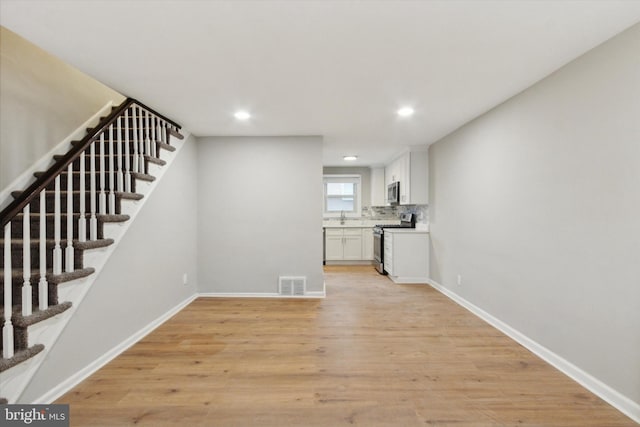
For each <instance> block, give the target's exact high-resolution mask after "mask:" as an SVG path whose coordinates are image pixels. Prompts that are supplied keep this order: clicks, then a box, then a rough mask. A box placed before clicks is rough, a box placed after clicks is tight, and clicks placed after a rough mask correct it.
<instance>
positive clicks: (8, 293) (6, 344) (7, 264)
mask: <svg viewBox="0 0 640 427" xmlns="http://www.w3.org/2000/svg"><path fill="white" fill-rule="evenodd" d="M11 272H12V269H11V221H9V222H8V223H7V224H6V225H5V226H4V310H3V315H4V326H3V327H2V357H3V358H5V359H9V358H11V357H13V323H12V322H11V315H12V314H13V313H12V312H11V311H12V308H13V301H12V296H13V295H12V288H13V283H12V280H11Z"/></svg>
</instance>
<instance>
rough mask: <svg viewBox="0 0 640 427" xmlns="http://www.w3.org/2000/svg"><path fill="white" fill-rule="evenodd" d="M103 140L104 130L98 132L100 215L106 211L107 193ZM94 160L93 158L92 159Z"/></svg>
mask: <svg viewBox="0 0 640 427" xmlns="http://www.w3.org/2000/svg"><path fill="white" fill-rule="evenodd" d="M105 145H106V144H105V142H104V132H102V133H101V134H100V154H99V157H100V199H99V203H98V209H100V214H101V215H106V213H107V194H106V183H105V181H106V179H105V176H104V174H105V168H104V158H105V156H106V150H105ZM94 161H95V159H94Z"/></svg>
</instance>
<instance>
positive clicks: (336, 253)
mask: <svg viewBox="0 0 640 427" xmlns="http://www.w3.org/2000/svg"><path fill="white" fill-rule="evenodd" d="M323 175H324V204H323V206H324V212H323V254H324V256H323V264H325V265H371V267H372V268H375V269H376V270H377V271H378V273H380V274H383V275H387V276H388V277H389V279H391V280H392V281H393V282H395V283H426V282H427V281H428V280H429V246H430V244H429V215H428V199H429V185H428V175H429V174H428V152H427V149H426V147H424V149H421V150H410V151H406V152H404V153H403V154H402V155H400V156H398V157H396V158H394V159H393V160H392V161H390V162H389V163H387V164H386V165H382V166H373V167H348V166H345V167H324V168H323Z"/></svg>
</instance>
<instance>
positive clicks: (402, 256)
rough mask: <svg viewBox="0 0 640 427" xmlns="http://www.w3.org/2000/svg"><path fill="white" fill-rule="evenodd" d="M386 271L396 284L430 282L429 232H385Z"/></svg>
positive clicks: (394, 230)
mask: <svg viewBox="0 0 640 427" xmlns="http://www.w3.org/2000/svg"><path fill="white" fill-rule="evenodd" d="M384 269H385V270H386V272H387V273H388V274H389V278H390V279H391V280H393V281H394V282H396V283H427V282H428V281H429V232H428V231H420V230H415V229H412V230H406V229H405V230H403V229H392V228H388V229H385V230H384Z"/></svg>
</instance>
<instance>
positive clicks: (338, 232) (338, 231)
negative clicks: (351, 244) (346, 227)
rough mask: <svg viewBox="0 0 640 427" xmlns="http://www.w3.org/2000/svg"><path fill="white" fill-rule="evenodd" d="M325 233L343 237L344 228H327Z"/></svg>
mask: <svg viewBox="0 0 640 427" xmlns="http://www.w3.org/2000/svg"><path fill="white" fill-rule="evenodd" d="M325 234H326V235H327V236H338V237H342V229H341V228H326V229H325Z"/></svg>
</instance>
